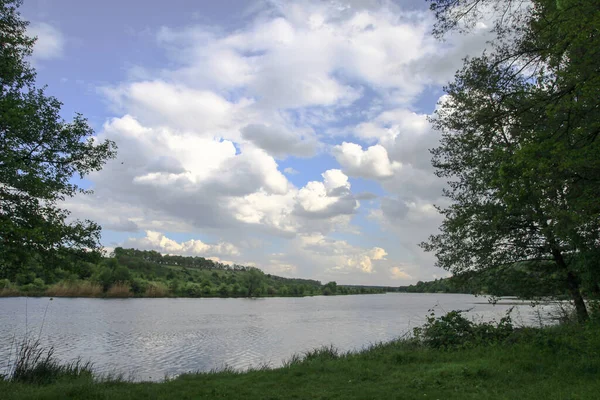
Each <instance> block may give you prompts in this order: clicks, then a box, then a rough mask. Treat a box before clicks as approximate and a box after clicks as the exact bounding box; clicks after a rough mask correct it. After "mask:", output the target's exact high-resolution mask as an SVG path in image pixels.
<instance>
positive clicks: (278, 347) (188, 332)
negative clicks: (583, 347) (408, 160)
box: [0, 293, 539, 380]
mask: <svg viewBox="0 0 600 400" xmlns="http://www.w3.org/2000/svg"><path fill="white" fill-rule="evenodd" d="M527 304H528V303H523V305H518V306H516V307H515V310H514V311H513V319H514V320H515V322H517V323H521V324H536V323H538V317H539V315H538V313H537V311H536V309H533V308H531V307H529V306H528V305H527ZM433 307H435V309H436V312H437V314H438V315H439V314H442V313H444V312H446V311H451V310H456V309H460V310H466V309H470V310H471V311H470V312H469V315H470V316H471V317H473V318H476V319H479V320H489V319H492V318H495V319H499V318H500V317H502V316H503V315H504V313H505V312H506V310H507V309H508V308H510V307H512V305H511V304H497V305H495V306H492V305H490V304H488V303H486V300H485V298H482V297H474V296H470V295H458V294H408V293H402V294H397V293H394V294H392V293H389V294H384V295H357V296H331V297H325V296H316V297H303V298H265V299H184V298H180V299H66V298H55V299H54V300H52V301H50V299H49V298H23V297H20V298H2V299H0V373H2V370H3V369H4V368H6V365H7V363H8V362H9V357H10V356H11V354H12V355H13V358H14V346H12V344H13V342H14V340H15V339H14V338H15V337H16V338H17V339H19V338H23V337H24V335H25V332H26V331H27V334H28V335H30V336H33V337H36V338H37V337H38V336H39V338H40V340H41V342H42V343H43V345H45V346H54V348H55V354H56V355H57V356H58V357H59V358H61V359H63V360H71V359H73V358H75V357H77V356H80V357H82V358H83V359H84V360H88V359H89V360H91V361H92V362H93V363H94V367H95V370H96V371H97V372H99V373H108V372H123V373H126V374H127V375H130V376H131V377H133V378H135V379H139V380H150V379H151V380H158V379H162V378H164V377H165V376H175V375H177V374H180V373H184V372H188V371H208V370H211V369H214V368H223V367H224V366H230V367H233V368H248V367H256V366H261V365H265V364H267V365H270V366H273V367H275V366H278V365H281V362H282V361H283V360H284V359H287V358H289V357H290V356H291V355H293V354H295V353H302V352H304V351H307V350H310V349H313V348H315V347H319V346H322V345H330V344H333V345H334V346H336V347H338V348H339V349H341V350H356V349H360V348H363V347H365V346H368V345H369V344H371V343H377V342H381V341H388V340H391V339H394V338H397V337H399V336H401V335H403V334H405V333H407V332H409V331H410V330H411V329H412V328H414V327H415V326H419V325H421V324H422V323H423V322H424V320H425V316H426V314H427V313H428V310H429V309H431V308H433ZM44 314H45V318H44ZM42 321H44V323H43V326H42ZM11 347H12V350H11Z"/></svg>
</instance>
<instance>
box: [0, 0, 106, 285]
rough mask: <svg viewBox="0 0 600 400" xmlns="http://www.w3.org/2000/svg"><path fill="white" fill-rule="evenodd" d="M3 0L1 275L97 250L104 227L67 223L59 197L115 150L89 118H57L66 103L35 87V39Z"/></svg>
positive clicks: (12, 2)
mask: <svg viewBox="0 0 600 400" xmlns="http://www.w3.org/2000/svg"><path fill="white" fill-rule="evenodd" d="M20 5H21V1H20V0H0V276H5V277H14V275H15V273H16V272H17V271H18V270H19V269H20V268H22V267H23V266H26V265H27V264H29V263H32V262H38V263H42V264H43V265H44V266H46V267H51V266H53V265H57V264H58V263H59V262H61V260H64V258H65V257H68V256H72V255H86V254H88V255H89V254H97V250H98V249H99V247H100V245H99V232H100V227H99V226H98V225H97V224H95V223H93V222H91V221H74V222H68V221H67V218H68V216H69V212H68V211H67V210H65V209H62V208H60V207H59V204H60V202H62V201H63V200H65V199H66V198H68V197H72V196H74V195H75V194H77V193H83V192H85V190H83V189H81V188H80V187H79V186H78V185H77V184H76V183H74V180H75V179H76V178H83V177H84V176H85V175H87V174H88V173H90V172H92V171H98V170H100V169H101V168H102V166H103V165H104V163H105V161H106V160H107V159H110V158H113V157H114V156H115V150H116V146H115V144H114V143H113V142H111V141H108V140H107V141H104V142H101V143H100V142H98V141H97V140H96V139H95V138H94V137H93V136H92V135H93V133H94V132H93V130H92V129H91V127H90V126H89V125H88V123H87V121H86V119H85V118H83V117H82V116H81V115H79V114H78V115H76V116H75V118H74V119H73V120H72V121H71V122H66V121H64V120H63V119H62V118H61V117H60V108H61V105H62V104H61V103H60V102H59V101H58V100H57V99H56V98H54V97H51V96H47V95H46V94H45V92H44V89H37V88H36V87H35V71H34V69H33V68H32V67H31V66H30V65H29V63H28V62H27V57H28V56H30V55H31V53H32V48H33V44H34V42H35V39H34V38H30V37H28V36H27V35H26V27H27V25H28V23H27V22H26V21H23V20H22V19H21V16H20V14H19V13H18V11H17V8H18V7H19V6H20Z"/></svg>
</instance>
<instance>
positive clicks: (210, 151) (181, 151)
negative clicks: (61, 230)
mask: <svg viewBox="0 0 600 400" xmlns="http://www.w3.org/2000/svg"><path fill="white" fill-rule="evenodd" d="M261 4H262V5H261V6H260V7H258V8H257V10H258V11H257V12H256V13H254V14H252V17H251V18H250V19H248V20H245V21H244V22H242V23H240V24H239V25H237V26H235V29H231V30H228V29H225V28H222V27H215V26H208V25H202V24H196V25H190V26H187V27H162V28H160V29H159V30H158V32H157V33H156V44H157V46H159V47H160V49H162V50H163V51H164V53H165V55H166V57H167V60H168V63H166V64H165V65H164V68H157V69H152V68H148V67H147V66H135V67H134V69H133V72H135V73H132V74H130V75H129V79H128V80H127V81H124V82H121V83H115V84H111V85H108V86H105V87H103V88H101V89H100V93H101V94H102V95H104V96H105V97H106V99H107V100H108V102H109V103H110V106H111V109H112V110H113V112H114V113H115V115H116V116H117V117H116V118H113V119H111V120H109V121H107V123H106V124H105V125H104V126H103V128H102V129H101V131H100V134H99V137H100V139H104V138H109V139H112V140H115V141H116V142H117V143H118V146H119V155H118V159H117V160H113V161H110V162H109V163H107V165H106V166H105V168H104V169H103V170H102V171H100V172H97V173H93V174H91V175H90V176H89V179H90V181H91V182H92V186H93V189H94V191H95V192H94V194H93V195H91V196H88V197H86V198H79V197H78V198H75V199H69V200H68V206H69V208H70V209H71V210H72V211H73V216H74V217H82V218H87V217H91V218H92V219H94V220H97V221H99V222H100V223H102V225H103V226H104V227H105V228H107V230H115V231H121V232H134V231H139V230H146V231H149V232H150V233H147V234H146V237H144V238H142V239H131V240H132V241H128V243H130V244H131V245H134V244H135V245H136V246H146V247H152V248H154V249H162V250H161V251H179V252H188V253H189V254H196V253H194V252H196V251H197V252H198V253H201V252H206V253H207V254H208V255H210V254H213V256H214V257H220V258H224V259H226V260H230V261H236V262H240V261H243V262H245V263H248V262H256V263H257V265H260V266H264V267H265V268H270V269H271V270H272V271H287V272H286V273H290V274H297V275H298V276H305V277H323V279H335V278H336V277H339V276H342V277H344V279H346V280H347V281H348V282H349V281H352V280H353V279H355V278H354V277H355V276H357V277H359V278H360V279H363V280H362V281H360V280H359V278H356V280H354V283H361V282H366V280H367V279H373V280H372V281H369V282H371V283H375V279H378V280H380V281H379V282H381V281H382V280H387V279H390V277H393V276H400V272H396V273H394V271H396V270H394V269H393V268H394V267H396V266H398V265H403V267H402V268H404V269H403V270H402V271H404V272H405V273H406V274H409V275H410V276H414V277H416V276H417V275H419V273H418V272H416V271H415V270H414V269H415V268H417V267H415V266H412V264H411V266H406V267H404V265H405V264H401V262H403V261H406V258H411V259H412V260H414V261H415V264H419V265H422V266H425V267H427V266H428V265H430V264H432V263H431V262H430V259H426V258H420V257H421V254H420V253H419V251H420V250H415V249H416V247H415V244H416V243H417V242H418V241H419V240H422V239H424V237H423V236H426V235H427V234H428V233H431V232H432V231H434V230H435V226H434V224H437V223H439V217H437V216H436V215H435V212H434V211H435V210H433V208H432V206H431V204H432V203H434V202H437V201H438V200H437V199H438V198H439V191H440V188H441V186H442V184H443V182H442V183H440V182H439V180H437V178H435V176H433V174H432V171H431V166H430V163H429V159H430V155H429V153H428V151H427V150H428V149H429V148H431V147H435V145H436V143H437V141H438V140H439V137H438V136H437V134H436V133H435V132H433V131H432V130H431V127H430V125H429V123H428V122H427V120H426V119H427V115H426V114H424V113H418V112H414V111H413V108H414V107H413V105H414V104H413V103H414V101H415V99H417V98H419V96H421V95H423V93H424V91H425V90H427V89H428V88H430V87H431V85H432V84H436V83H439V82H441V81H442V80H444V79H447V77H448V76H449V75H448V74H449V69H451V68H454V65H460V60H461V59H462V57H463V56H464V55H465V54H469V53H473V52H476V51H477V50H478V49H481V48H482V46H483V44H482V43H483V42H482V40H480V39H474V38H471V39H468V40H465V39H461V38H460V37H452V38H450V39H451V40H449V41H448V42H447V43H445V44H443V45H441V44H440V43H439V42H437V41H436V40H435V39H433V38H432V37H431V36H430V34H429V31H430V28H431V18H430V16H428V14H427V13H425V12H421V11H412V12H405V10H403V9H402V8H400V7H399V6H396V5H394V4H393V3H392V2H387V1H371V0H367V1H364V0H356V1H354V0H353V1H352V2H343V4H342V3H340V2H323V1H310V0H309V1H302V2H296V1H293V2H292V1H281V2H279V1H278V2H265V3H261ZM238 22H239V21H238ZM479 33H481V32H479ZM46 36H47V37H52V35H46ZM55 36H56V35H55ZM480 36H482V35H480ZM57 43H58V42H57ZM61 46H63V45H60V46H55V47H54V48H55V49H58V48H61V49H62V47H61ZM51 48H52V46H50V45H47V49H51ZM42 53H43V52H42ZM59 53H60V52H57V51H54V53H52V51H50V50H47V53H46V54H48V55H49V54H59ZM47 57H50V56H47ZM140 71H142V72H143V73H140ZM347 121H351V122H347ZM346 124H350V126H346ZM334 129H337V130H338V132H341V131H344V132H345V134H346V136H347V137H344V138H343V140H345V141H343V142H342V143H340V141H341V140H342V139H340V138H339V137H331V136H330V135H329V132H332V131H333V130H334ZM355 142H356V143H355ZM359 143H360V144H359ZM365 144H366V146H364V145H365ZM325 146H328V148H330V149H331V152H327V154H323V153H320V152H319V150H320V149H322V148H325ZM316 155H318V157H315V156H316ZM332 156H333V157H332ZM288 157H298V158H300V159H299V160H294V164H293V165H294V168H292V167H287V168H285V169H283V171H281V168H280V165H279V164H278V161H279V160H282V159H286V158H288ZM313 157H314V158H313ZM333 159H335V160H333ZM324 160H325V161H324ZM335 161H337V163H338V164H339V166H338V165H336V164H335ZM305 167H306V170H305V169H304V168H305ZM322 171H325V172H323V173H322V174H321V176H320V177H319V175H318V174H319V173H321V172H322ZM297 172H299V173H297ZM284 173H285V174H284ZM296 173H297V174H296ZM293 174H296V175H295V176H294V177H293V178H294V179H293V182H294V183H292V182H290V180H288V177H287V176H286V175H288V176H291V175H293ZM349 177H350V178H349ZM357 178H359V179H357ZM370 180H374V181H375V182H376V183H373V182H367V184H365V181H370ZM357 181H358V184H356V183H355V182H357ZM370 184H380V185H381V186H382V188H383V192H384V194H383V195H382V196H381V201H380V202H379V203H378V202H377V201H376V200H375V199H376V198H377V197H378V196H376V195H375V194H373V193H371V192H362V193H359V194H353V193H352V190H353V189H354V190H356V188H359V189H360V190H373V191H375V189H371V187H370V186H369V185H370ZM358 200H375V201H369V202H365V206H366V207H370V208H369V209H368V211H367V212H370V214H369V215H370V216H371V217H372V218H371V220H370V221H375V222H376V223H377V224H379V225H380V227H381V228H382V229H384V230H385V231H386V232H385V236H392V239H390V240H393V241H394V243H396V242H397V243H399V245H398V246H396V245H395V244H394V245H393V246H391V247H390V246H389V245H387V244H386V245H383V244H381V243H379V241H381V240H386V239H385V238H383V236H382V235H379V236H378V235H362V236H361V235H360V233H361V229H362V226H357V225H353V224H354V223H355V221H356V220H359V219H360V218H359V217H356V215H357V213H359V211H360V210H359V207H360V203H359V201H358ZM378 204H380V207H379V208H378V209H372V207H373V206H377V205H378ZM432 210H433V211H432ZM359 223H360V222H359ZM157 232H182V233H186V234H188V235H189V236H190V237H194V236H193V235H194V234H202V235H203V236H202V237H205V236H204V235H206V237H211V238H214V240H211V241H212V242H215V243H217V244H216V245H209V244H206V243H203V242H199V241H197V240H193V239H192V240H190V241H184V242H176V241H173V240H171V239H169V238H167V237H165V236H164V235H163V234H159V233H157ZM332 233H340V234H342V233H343V234H345V235H348V236H349V237H360V239H361V241H364V243H363V244H361V245H360V246H358V245H355V244H351V242H352V240H350V239H348V240H333V239H331V238H330V236H331V234H332ZM388 234H390V235H388ZM336 237H337V236H336ZM352 243H354V242H352ZM220 244H230V245H231V246H233V247H234V248H235V249H236V251H237V253H234V252H233V251H232V250H229V253H228V250H225V249H226V248H227V247H226V246H225V245H223V246H225V247H223V246H221V247H218V246H220ZM207 246H208V247H207ZM215 246H217V247H215ZM409 246H410V247H409ZM275 247H277V248H281V249H282V252H283V253H284V255H283V256H277V257H273V256H271V255H270V254H271V253H273V252H272V251H270V250H272V249H273V248H275ZM384 248H385V249H387V250H384ZM219 249H220V250H219ZM398 249H401V250H402V253H400V250H398ZM407 249H408V250H407ZM219 252H220V253H219ZM388 253H390V254H388ZM398 268H399V267H398ZM353 273H354V274H356V275H352V274H353Z"/></svg>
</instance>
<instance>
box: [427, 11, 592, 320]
mask: <svg viewBox="0 0 600 400" xmlns="http://www.w3.org/2000/svg"><path fill="white" fill-rule="evenodd" d="M431 8H432V9H433V10H434V11H435V13H436V16H437V18H438V25H437V27H436V30H435V32H436V33H437V34H438V35H441V36H443V35H444V34H445V33H446V32H447V31H449V30H452V29H463V30H468V29H469V27H470V26H472V24H473V23H474V22H475V21H477V19H479V18H481V17H482V16H488V17H489V16H490V15H494V14H495V16H496V20H495V21H496V23H495V25H494V31H495V33H496V39H495V40H494V41H493V42H492V46H491V49H490V50H489V51H488V52H487V53H485V54H484V55H482V56H481V57H476V58H472V59H467V60H465V64H464V66H463V68H462V69H461V70H460V71H458V72H457V74H456V76H455V80H454V81H453V82H452V83H451V84H450V85H449V86H448V87H447V88H446V92H447V94H448V97H447V98H446V99H445V100H444V101H443V102H442V103H441V104H440V106H439V108H438V111H437V112H436V114H435V116H434V117H433V118H432V122H433V124H434V126H435V127H436V128H437V129H438V130H440V131H441V132H442V139H441V143H440V146H439V147H438V148H436V149H433V150H432V153H433V164H434V166H435V167H436V169H437V175H438V176H440V177H444V178H447V179H448V184H449V188H448V189H447V190H446V191H445V195H446V196H447V197H448V198H449V199H450V200H451V205H450V206H449V207H447V208H445V209H441V212H442V214H443V215H444V217H445V220H444V222H443V224H442V226H441V228H440V230H441V232H440V233H439V234H437V235H433V236H432V237H431V238H430V239H429V241H428V242H426V243H424V244H422V246H423V247H424V248H425V249H426V250H428V251H434V252H435V253H436V255H437V259H438V265H439V266H440V267H443V268H445V269H447V270H450V271H452V272H454V273H461V272H464V271H472V270H480V269H490V268H498V267H500V266H506V265H510V264H513V263H516V262H520V261H536V262H537V264H536V263H529V265H539V268H540V271H549V272H550V273H553V274H556V273H559V274H560V276H561V277H562V281H563V283H564V288H565V290H566V291H568V292H569V294H570V295H571V297H572V299H573V301H574V304H575V306H576V310H577V315H578V318H579V320H582V321H583V320H586V319H587V318H588V314H587V309H586V305H585V302H584V300H583V296H582V284H585V285H587V286H588V287H591V288H592V290H594V289H595V290H597V289H598V276H599V275H600V273H599V272H600V256H599V253H600V202H599V199H600V140H598V134H599V133H600V3H598V2H597V1H593V0H533V1H528V2H525V1H515V0H512V1H511V0H508V1H503V2H497V1H492V0H467V1H458V0H440V1H437V2H435V3H434V4H432V7H431ZM549 263H550V265H551V266H552V268H551V269H550V270H549V269H548V265H549Z"/></svg>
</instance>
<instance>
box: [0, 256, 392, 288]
mask: <svg viewBox="0 0 600 400" xmlns="http://www.w3.org/2000/svg"><path fill="white" fill-rule="evenodd" d="M165 260H168V261H169V262H176V263H177V265H169V264H166V262H165ZM0 284H1V285H3V286H4V287H6V288H7V289H3V288H2V287H0V296H2V295H5V296H15V295H19V294H21V295H23V294H28V295H30V296H31V295H38V296H40V295H49V296H66V297H77V296H86V297H99V296H106V297H131V296H137V297H167V296H178V297H258V296H314V295H321V294H366V293H382V292H383V291H382V290H381V289H379V288H366V287H343V286H338V285H337V284H336V283H335V282H329V283H328V284H327V285H321V282H319V281H315V280H310V279H297V278H283V277H280V276H275V275H271V274H265V273H264V272H262V271H261V270H260V269H258V268H254V267H245V266H241V265H226V264H221V263H217V262H214V261H212V260H209V259H205V258H203V257H181V256H163V255H161V254H159V253H157V252H154V251H142V250H135V249H121V248H117V249H115V257H112V258H105V259H101V260H100V261H99V262H98V263H97V264H92V263H89V262H81V263H76V264H68V265H65V266H63V268H60V269H57V270H54V271H53V272H52V273H48V270H47V269H45V268H43V267H42V266H40V265H35V264H31V265H30V267H29V268H28V269H27V270H24V271H23V272H21V273H20V274H17V276H16V278H15V282H14V283H13V282H11V281H10V280H0ZM332 288H333V290H334V291H332V290H331V289H332Z"/></svg>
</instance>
